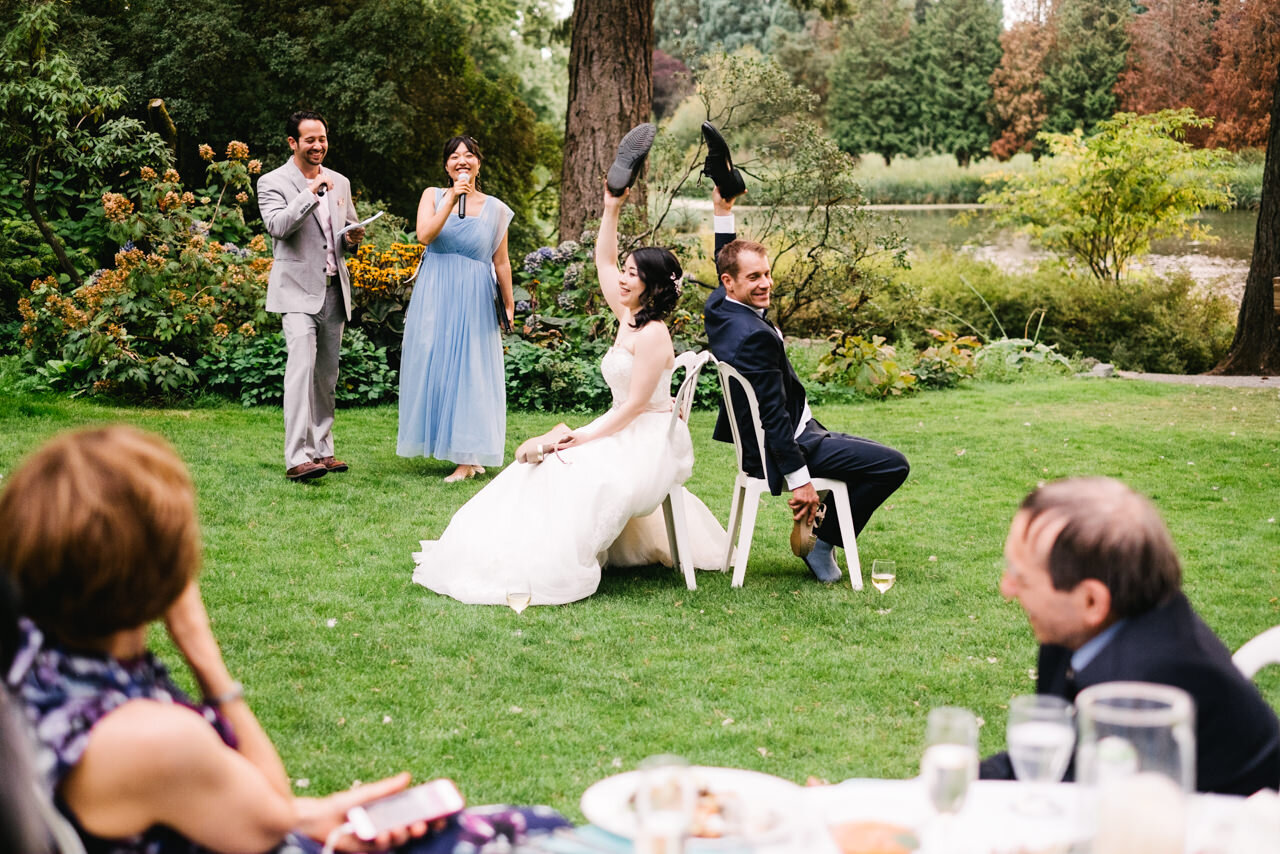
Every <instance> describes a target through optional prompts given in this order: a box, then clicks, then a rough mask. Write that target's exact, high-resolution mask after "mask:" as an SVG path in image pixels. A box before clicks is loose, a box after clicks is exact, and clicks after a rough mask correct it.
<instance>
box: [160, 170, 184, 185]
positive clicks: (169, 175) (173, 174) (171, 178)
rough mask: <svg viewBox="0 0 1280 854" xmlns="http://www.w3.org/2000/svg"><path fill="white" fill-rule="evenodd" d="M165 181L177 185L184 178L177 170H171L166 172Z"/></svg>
mask: <svg viewBox="0 0 1280 854" xmlns="http://www.w3.org/2000/svg"><path fill="white" fill-rule="evenodd" d="M164 179H165V180H166V181H168V182H169V183H170V184H177V183H178V182H179V181H181V180H182V176H181V175H179V174H178V170H177V169H173V168H169V169H166V170H164Z"/></svg>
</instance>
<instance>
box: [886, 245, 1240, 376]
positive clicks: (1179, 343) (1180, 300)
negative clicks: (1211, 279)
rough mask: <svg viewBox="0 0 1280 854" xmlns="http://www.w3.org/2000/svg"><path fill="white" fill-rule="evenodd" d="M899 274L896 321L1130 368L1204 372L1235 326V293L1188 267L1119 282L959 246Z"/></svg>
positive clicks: (929, 256) (924, 256)
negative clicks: (1207, 283)
mask: <svg viewBox="0 0 1280 854" xmlns="http://www.w3.org/2000/svg"><path fill="white" fill-rule="evenodd" d="M897 275H898V276H900V277H901V280H902V281H903V283H904V289H903V291H902V293H903V294H904V296H903V299H902V303H901V304H900V305H899V306H898V308H899V310H900V315H901V318H902V319H901V320H900V325H899V328H900V329H903V330H908V331H909V330H912V329H920V328H924V327H925V326H928V325H943V324H945V325H947V326H952V327H964V328H967V329H969V330H970V331H972V332H974V333H975V334H977V335H978V336H979V337H981V338H982V339H984V340H996V339H999V338H1005V337H1014V338H1016V337H1023V338H1036V339H1037V340H1039V341H1043V342H1045V343H1047V344H1052V345H1055V346H1056V347H1057V348H1058V350H1059V351H1060V352H1062V353H1064V354H1068V355H1073V356H1090V357H1093V358H1095V359H1099V360H1101V361H1104V362H1110V363H1112V364H1114V365H1115V366H1116V367H1118V368H1122V369H1126V370H1134V371H1154V372H1163V373H1202V372H1204V371H1207V370H1209V369H1210V368H1212V367H1213V366H1214V365H1216V364H1217V363H1218V361H1219V360H1220V359H1221V358H1222V356H1223V355H1225V354H1226V352H1227V349H1228V348H1229V347H1230V345H1231V337H1232V334H1233V330H1234V326H1235V314H1236V306H1235V304H1234V303H1233V302H1232V300H1231V299H1230V297H1228V296H1226V295H1225V294H1223V293H1221V292H1219V291H1216V290H1214V289H1212V288H1205V287H1202V286H1200V285H1198V284H1197V283H1196V282H1195V280H1194V279H1192V278H1191V276H1190V275H1188V274H1186V273H1182V272H1178V273H1173V274H1171V275H1167V276H1134V277H1132V278H1129V279H1127V280H1125V281H1124V282H1123V283H1122V284H1120V285H1114V284H1111V283H1109V282H1099V281H1097V280H1094V279H1092V278H1082V277H1075V276H1072V275H1071V274H1070V273H1068V272H1066V271H1064V270H1062V269H1059V268H1057V267H1055V266H1046V267H1042V268H1040V269H1038V270H1035V271H1033V272H1028V273H1010V272H1006V271H1004V270H1001V269H999V268H998V267H996V266H995V265H994V264H990V263H987V262H983V261H977V260H974V259H973V258H970V257H968V256H966V255H963V254H961V253H953V252H932V253H928V254H922V255H919V256H916V257H915V258H914V259H913V262H912V269H911V270H910V271H909V272H901V273H898V274H897ZM913 315H914V316H913ZM1037 327H1039V329H1040V331H1039V335H1038V336H1037V335H1036V329H1037ZM1006 330H1007V333H1006ZM917 343H918V344H919V345H924V344H927V343H928V342H927V341H924V340H918V341H917Z"/></svg>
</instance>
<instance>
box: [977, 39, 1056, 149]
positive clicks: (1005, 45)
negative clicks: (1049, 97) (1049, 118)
mask: <svg viewBox="0 0 1280 854" xmlns="http://www.w3.org/2000/svg"><path fill="white" fill-rule="evenodd" d="M1052 39H1053V30H1052V29H1051V28H1050V27H1049V25H1048V24H1047V23H1045V22H1044V21H1042V20H1029V21H1019V22H1017V23H1016V24H1014V25H1013V26H1012V27H1010V28H1009V29H1007V30H1005V31H1004V32H1003V33H1001V34H1000V48H1001V50H1002V53H1001V56H1000V64H999V65H998V66H996V70H995V71H994V72H992V74H991V106H990V109H989V110H988V112H987V120H988V121H989V122H990V123H991V129H992V132H993V134H994V135H995V137H996V138H995V141H994V142H992V143H991V153H992V154H993V155H994V156H995V157H996V159H998V160H1008V159H1009V158H1010V157H1012V156H1013V155H1015V154H1017V153H1018V152H1020V151H1030V150H1031V147H1032V145H1033V144H1034V143H1035V141H1036V134H1037V133H1039V132H1040V125H1041V124H1042V123H1043V122H1044V117H1045V109H1044V93H1043V92H1041V91H1040V81H1041V80H1043V79H1044V60H1045V56H1046V55H1047V54H1048V52H1049V46H1050V44H1051V42H1052Z"/></svg>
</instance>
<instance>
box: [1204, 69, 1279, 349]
mask: <svg viewBox="0 0 1280 854" xmlns="http://www.w3.org/2000/svg"><path fill="white" fill-rule="evenodd" d="M1276 276H1280V79H1277V80H1276V89H1275V93H1274V94H1273V95H1272V98H1271V128H1270V130H1269V131H1268V132H1267V160H1266V164H1265V165H1264V166H1263V167H1262V201H1261V204H1259V206H1258V228H1257V230H1256V231H1255V232H1254V235H1253V260H1252V261H1250V262H1249V278H1248V279H1247V280H1246V281H1245V286H1244V299H1243V300H1241V301H1240V316H1239V318H1238V319H1237V320H1236V337H1235V340H1234V341H1232V342H1231V350H1230V351H1229V352H1228V353H1227V357H1226V358H1225V359H1223V360H1222V364H1220V365H1218V366H1217V367H1216V368H1214V369H1213V371H1212V372H1211V373H1215V374H1280V329H1278V328H1277V325H1276V304H1275V288H1274V287H1273V283H1272V279H1274V278H1275V277H1276Z"/></svg>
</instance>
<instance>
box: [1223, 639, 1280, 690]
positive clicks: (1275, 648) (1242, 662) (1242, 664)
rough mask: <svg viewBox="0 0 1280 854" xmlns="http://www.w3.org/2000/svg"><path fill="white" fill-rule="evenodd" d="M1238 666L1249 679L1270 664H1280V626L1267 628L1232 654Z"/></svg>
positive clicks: (1232, 658)
mask: <svg viewBox="0 0 1280 854" xmlns="http://www.w3.org/2000/svg"><path fill="white" fill-rule="evenodd" d="M1231 660H1232V661H1233V662H1235V665H1236V667H1238V668H1239V669H1240V672H1241V673H1243V674H1244V675H1245V676H1246V677H1248V678H1249V679H1252V678H1253V677H1254V676H1255V675H1256V674H1257V672H1258V671H1259V670H1261V669H1262V668H1264V667H1266V666H1267V665H1268V664H1280V626H1274V627H1272V628H1270V629H1267V630H1266V631H1265V632H1263V633H1262V634H1260V635H1258V636H1257V637H1255V638H1253V639H1252V640H1250V641H1247V642H1246V643H1245V645H1244V646H1242V647H1240V648H1239V649H1238V650H1236V654H1235V655H1233V656H1231Z"/></svg>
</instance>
